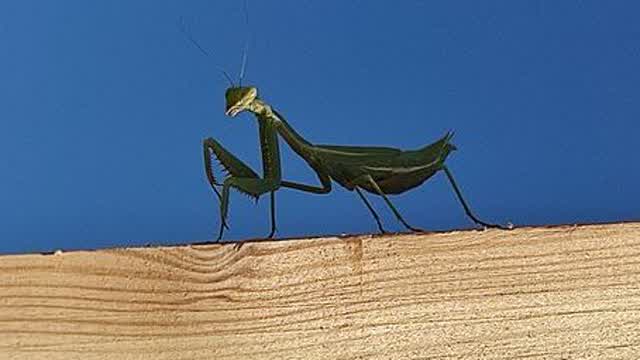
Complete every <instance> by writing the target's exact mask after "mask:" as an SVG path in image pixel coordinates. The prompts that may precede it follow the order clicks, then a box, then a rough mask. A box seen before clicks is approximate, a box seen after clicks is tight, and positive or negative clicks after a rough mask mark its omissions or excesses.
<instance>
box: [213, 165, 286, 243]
mask: <svg viewBox="0 0 640 360" xmlns="http://www.w3.org/2000/svg"><path fill="white" fill-rule="evenodd" d="M278 187H280V182H279V181H276V180H274V179H270V178H267V179H259V178H258V179H256V178H246V177H243V178H240V177H228V178H226V179H225V180H224V184H222V200H221V201H220V222H221V224H220V232H219V234H218V240H220V239H221V238H222V234H223V233H224V228H225V227H227V226H226V219H227V211H228V210H229V190H230V189H231V188H234V189H236V190H238V191H240V192H241V193H244V194H246V195H249V196H252V197H254V198H258V197H260V195H262V194H265V193H267V192H270V191H271V192H273V191H275V190H277V189H278ZM271 200H272V206H271V211H272V212H271V216H272V223H271V224H272V226H274V227H273V228H272V230H271V232H272V234H273V233H274V232H275V218H274V213H275V204H274V203H273V200H275V197H274V196H272V197H271Z"/></svg>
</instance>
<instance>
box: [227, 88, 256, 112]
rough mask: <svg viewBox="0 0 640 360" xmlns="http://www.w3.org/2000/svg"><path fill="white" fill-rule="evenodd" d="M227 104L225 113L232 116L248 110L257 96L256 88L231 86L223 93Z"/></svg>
mask: <svg viewBox="0 0 640 360" xmlns="http://www.w3.org/2000/svg"><path fill="white" fill-rule="evenodd" d="M224 96H225V98H226V100H227V105H226V109H225V112H224V113H225V115H227V116H231V117H234V116H236V115H238V114H239V113H241V112H243V111H245V110H250V109H251V105H252V104H253V101H254V100H255V99H256V98H258V89H257V88H255V87H253V86H232V87H230V88H228V89H227V92H226V93H225V95H224Z"/></svg>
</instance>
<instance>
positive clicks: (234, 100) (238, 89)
mask: <svg viewBox="0 0 640 360" xmlns="http://www.w3.org/2000/svg"><path fill="white" fill-rule="evenodd" d="M183 31H184V29H183ZM184 32H185V34H186V35H187V37H188V39H189V40H190V41H191V42H192V43H193V44H194V45H195V46H196V47H197V48H198V49H199V50H200V51H201V52H202V53H203V54H205V55H207V56H209V53H208V52H206V51H205V50H204V49H203V48H202V47H201V46H200V45H199V44H198V43H197V42H196V41H195V40H194V39H193V37H192V36H191V35H190V33H188V32H186V31H184ZM246 59H247V46H246V45H245V51H244V53H243V58H242V66H241V70H240V76H239V81H238V85H235V84H234V83H233V81H232V80H231V77H230V76H229V75H228V74H227V73H226V72H225V71H224V70H221V69H219V70H221V72H222V73H223V75H224V76H225V77H226V78H227V80H228V81H229V83H230V85H231V86H230V87H229V88H228V89H227V90H226V93H225V99H226V109H225V115H227V116H230V117H232V118H233V117H235V116H237V115H238V114H241V113H243V112H249V113H251V114H253V115H254V116H255V118H256V120H257V121H258V128H259V140H260V151H261V154H262V167H263V174H262V176H259V175H258V174H257V173H256V172H255V171H254V170H253V169H251V167H249V166H248V165H247V164H245V163H244V162H242V161H241V160H239V159H238V158H237V157H236V156H235V155H233V153H231V152H230V151H229V150H227V149H225V148H224V147H223V146H222V145H221V144H220V143H219V142H218V141H217V140H215V139H213V138H207V139H205V140H204V141H203V154H204V168H205V174H206V177H207V179H208V181H209V184H210V185H211V187H212V188H213V190H214V192H215V194H216V196H217V198H218V200H219V201H220V230H219V232H218V240H220V239H221V238H222V236H223V234H224V230H225V229H228V226H227V214H228V209H229V193H230V190H231V189H235V190H237V191H239V192H241V193H244V194H246V195H249V196H250V197H253V198H254V199H256V201H257V199H258V198H259V197H260V196H262V195H265V194H267V193H269V194H270V200H271V203H270V209H271V232H270V233H269V235H268V238H272V237H273V236H274V234H275V232H276V220H275V192H276V191H277V190H279V189H280V188H289V189H295V190H299V191H303V192H307V193H312V194H327V193H329V192H331V189H332V188H331V186H332V182H336V183H338V184H339V185H341V186H343V187H344V188H346V189H348V190H350V191H355V192H356V194H358V196H359V197H360V199H362V201H363V202H364V204H365V206H366V207H367V209H368V210H369V212H370V213H371V215H372V216H373V218H374V219H375V221H376V223H377V226H378V229H379V230H380V232H381V233H385V232H386V230H385V229H384V227H383V226H382V222H381V220H380V216H379V215H378V214H377V213H376V211H375V210H374V208H373V207H372V206H371V204H370V203H369V201H368V200H367V198H366V197H365V195H364V194H363V190H364V191H366V192H368V193H371V194H374V195H377V196H380V197H382V199H383V200H384V202H385V203H386V204H387V206H388V207H389V209H391V211H392V212H393V214H394V215H395V217H396V218H397V219H398V221H399V222H400V223H402V225H404V226H405V227H406V228H407V229H408V230H410V231H416V232H417V231H423V230H421V229H418V228H415V227H413V226H411V225H409V224H408V223H407V221H405V219H404V218H403V217H402V215H401V214H400V212H399V211H398V209H397V208H396V207H395V206H394V205H393V203H392V202H391V201H390V200H389V197H388V195H391V194H400V193H404V192H406V191H408V190H411V189H413V188H415V187H417V186H419V185H421V184H422V183H424V182H425V181H427V180H428V179H430V178H431V177H433V176H434V175H435V174H436V173H438V172H440V171H443V172H444V173H445V175H446V177H447V179H448V180H449V182H450V184H451V186H452V187H453V190H454V192H455V194H456V196H457V198H458V200H459V201H460V203H461V204H462V207H463V208H464V211H465V213H466V215H467V216H468V217H469V218H470V219H471V220H473V221H474V222H475V223H476V224H478V225H481V226H484V227H486V228H499V229H507V228H506V227H503V226H501V225H498V224H491V223H487V222H484V221H481V220H480V219H478V218H477V217H476V216H475V215H474V214H473V212H472V211H471V209H470V208H469V206H468V204H467V202H466V201H465V199H464V198H463V196H462V193H461V191H460V188H459V187H458V185H457V184H456V181H455V179H454V177H453V175H452V173H451V171H450V170H449V168H448V167H447V166H446V165H445V160H446V159H447V157H448V156H449V154H450V153H451V152H452V151H454V150H456V147H455V145H453V144H452V143H451V139H452V137H453V133H451V132H448V133H446V134H445V135H444V136H443V137H442V138H440V139H439V140H437V141H435V142H434V143H432V144H429V145H426V146H424V147H422V148H419V149H416V150H408V151H406V150H400V149H396V148H391V147H369V146H366V147H365V146H338V145H316V144H314V143H312V142H310V141H308V140H306V139H305V138H303V137H302V136H301V135H300V134H298V133H297V132H296V131H295V130H294V129H293V127H291V125H290V124H289V123H288V122H287V120H286V119H285V117H284V116H282V115H281V114H280V113H279V112H278V111H276V110H275V108H274V107H273V106H271V105H269V104H268V103H266V102H265V101H264V100H262V99H261V98H260V97H259V96H258V88H257V87H254V86H242V78H243V76H244V71H245V66H246ZM280 138H282V140H284V142H286V144H287V145H289V147H291V149H292V150H293V151H294V152H295V153H296V154H297V155H298V156H300V157H301V158H302V159H303V160H304V161H305V162H306V163H307V164H308V165H309V167H310V168H311V169H312V170H313V171H314V172H315V174H316V175H317V177H318V180H319V182H320V185H308V184H302V183H298V182H293V181H287V180H284V179H282V169H281V161H280V149H279V139H280ZM213 156H215V158H216V159H217V160H218V161H219V163H220V164H221V166H222V167H223V169H224V170H225V171H226V173H227V176H226V178H225V179H224V180H223V181H222V182H219V181H218V179H216V177H215V176H214V174H213V169H212V157H213ZM218 187H220V188H221V189H220V190H219V189H218Z"/></svg>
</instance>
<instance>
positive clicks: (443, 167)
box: [442, 165, 509, 230]
mask: <svg viewBox="0 0 640 360" xmlns="http://www.w3.org/2000/svg"><path fill="white" fill-rule="evenodd" d="M442 169H443V170H444V173H445V174H447V179H449V182H450V183H451V186H452V187H453V191H454V192H455V193H456V196H457V197H458V200H460V203H461V204H462V207H463V208H464V212H465V214H467V216H468V217H469V218H470V219H471V220H473V222H475V223H476V224H478V225H482V226H484V227H487V228H496V229H502V230H509V228H507V227H504V226H502V225H498V224H489V223H486V222H484V221H481V220H480V219H478V218H477V217H476V216H475V215H473V213H472V212H471V209H470V208H469V205H467V202H466V201H465V200H464V198H463V197H462V192H461V191H460V189H459V188H458V185H457V184H456V181H455V180H454V179H453V174H451V171H449V168H447V167H446V166H444V165H443V166H442Z"/></svg>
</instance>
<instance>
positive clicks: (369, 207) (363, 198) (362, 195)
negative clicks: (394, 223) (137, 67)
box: [356, 186, 387, 234]
mask: <svg viewBox="0 0 640 360" xmlns="http://www.w3.org/2000/svg"><path fill="white" fill-rule="evenodd" d="M356 192H357V193H358V195H360V198H361V199H362V201H364V204H365V205H367V208H368V209H369V211H370V212H371V215H373V218H374V219H376V223H378V229H380V232H381V233H382V234H384V233H386V232H387V231H386V230H385V229H384V228H383V227H382V222H381V221H380V216H378V213H376V211H375V210H374V209H373V206H371V204H370V203H369V200H367V198H366V197H365V196H364V194H363V193H362V191H360V188H358V187H357V186H356Z"/></svg>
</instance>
